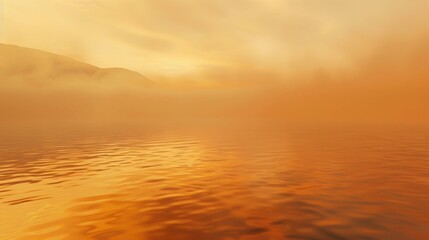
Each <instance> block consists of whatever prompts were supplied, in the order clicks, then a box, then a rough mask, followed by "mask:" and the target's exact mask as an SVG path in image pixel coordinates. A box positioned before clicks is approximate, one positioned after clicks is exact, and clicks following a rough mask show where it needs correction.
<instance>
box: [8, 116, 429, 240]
mask: <svg viewBox="0 0 429 240" xmlns="http://www.w3.org/2000/svg"><path fill="white" fill-rule="evenodd" d="M2 133H3V134H2V137H1V146H0V159H1V164H0V212H1V214H0V216H1V217H0V238H1V239H48V238H49V239H151V240H152V239H155V240H156V239H427V238H429V228H428V226H429V219H428V218H427V216H428V215H429V192H428V191H427V189H428V188H429V181H428V178H427V175H428V174H429V146H428V142H429V129H427V128H423V127H421V128H416V127H380V126H369V125H360V126H359V125H353V126H351V125H350V126H346V125H343V126H332V125H330V126H328V125H325V126H322V125H320V126H314V125H313V126H292V125H290V126H287V125H284V124H283V125H275V124H265V125H252V124H247V125H244V124H242V123H241V124H233V123H228V124H226V123H225V124H220V123H217V124H207V125H194V126H191V125H174V126H173V125H160V124H158V125H147V126H142V125H141V126H131V125H128V126H124V125H122V126H116V127H113V126H110V127H108V128H107V127H105V128H103V127H94V126H91V127H82V126H75V127H65V126H63V127H61V128H57V127H52V126H50V127H49V128H33V129H31V128H21V129H19V130H16V129H9V130H4V131H2Z"/></svg>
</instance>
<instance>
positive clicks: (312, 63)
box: [1, 0, 429, 81]
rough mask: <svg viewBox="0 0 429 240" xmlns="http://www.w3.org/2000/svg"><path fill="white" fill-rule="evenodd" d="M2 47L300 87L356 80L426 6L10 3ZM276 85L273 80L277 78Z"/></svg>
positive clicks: (419, 21) (164, 72)
mask: <svg viewBox="0 0 429 240" xmlns="http://www.w3.org/2000/svg"><path fill="white" fill-rule="evenodd" d="M2 3H3V16H2V18H3V21H2V31H1V34H2V35H1V41H2V42H3V43H9V44H17V45H20V46H25V47H31V48H36V49H41V50H46V51H49V52H54V53H57V54H61V55H65V56H70V57H73V58H75V59H77V60H80V61H83V62H88V63H91V64H95V65H98V66H102V67H124V68H128V69H132V70H135V71H138V72H141V73H142V74H144V75H146V76H148V77H150V78H157V79H165V78H168V79H186V80H190V79H193V80H195V79H197V81H204V80H222V81H228V80H243V79H246V80H248V81H250V80H261V79H262V80H264V79H267V78H270V79H277V78H280V79H282V80H287V81H293V80H294V79H293V77H291V76H294V75H295V74H296V72H297V71H298V72H299V71H304V72H305V71H309V70H311V71H313V70H315V69H316V70H317V71H319V70H323V71H339V70H341V71H342V70H350V69H353V68H355V67H356V64H360V61H361V58H364V57H366V54H368V53H369V52H371V51H372V50H373V48H376V47H379V44H380V42H382V41H384V39H385V38H387V37H389V35H392V34H398V35H401V34H402V33H401V32H402V31H404V32H406V33H405V34H410V32H411V33H412V34H414V33H415V32H421V31H422V29H425V28H428V27H429V17H427V14H426V13H427V12H429V2H428V1H426V0H413V1H409V0H375V1H374V0H348V1H343V0H326V1H318V0H234V1H230V0H187V1H176V0H141V1H135V0H127V1H124V0H62V1H57V0H37V1H34V0H3V1H2ZM267 76H268V77H267Z"/></svg>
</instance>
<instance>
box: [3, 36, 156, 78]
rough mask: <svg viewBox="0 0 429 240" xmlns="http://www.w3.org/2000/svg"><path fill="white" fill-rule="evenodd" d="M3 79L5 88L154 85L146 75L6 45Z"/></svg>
mask: <svg viewBox="0 0 429 240" xmlns="http://www.w3.org/2000/svg"><path fill="white" fill-rule="evenodd" d="M0 76H1V78H2V81H1V83H0V84H1V85H5V84H9V85H10V84H17V83H18V82H20V83H29V84H32V85H41V86H43V85H49V84H55V83H56V82H58V81H67V80H73V81H79V82H88V81H89V82H92V83H100V84H103V83H106V82H117V83H121V84H124V83H132V84H137V85H142V86H150V85H153V84H154V83H153V82H152V81H151V80H149V79H148V78H146V77H144V76H143V75H141V74H139V73H137V72H134V71H130V70H127V69H123V68H99V67H96V66H93V65H90V64H86V63H82V62H79V61H76V60H74V59H71V58H68V57H65V56H60V55H56V54H52V53H48V52H44V51H40V50H35V49H30V48H23V47H18V46H14V45H6V44H0ZM8 80H10V81H8ZM11 81H14V82H11Z"/></svg>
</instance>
